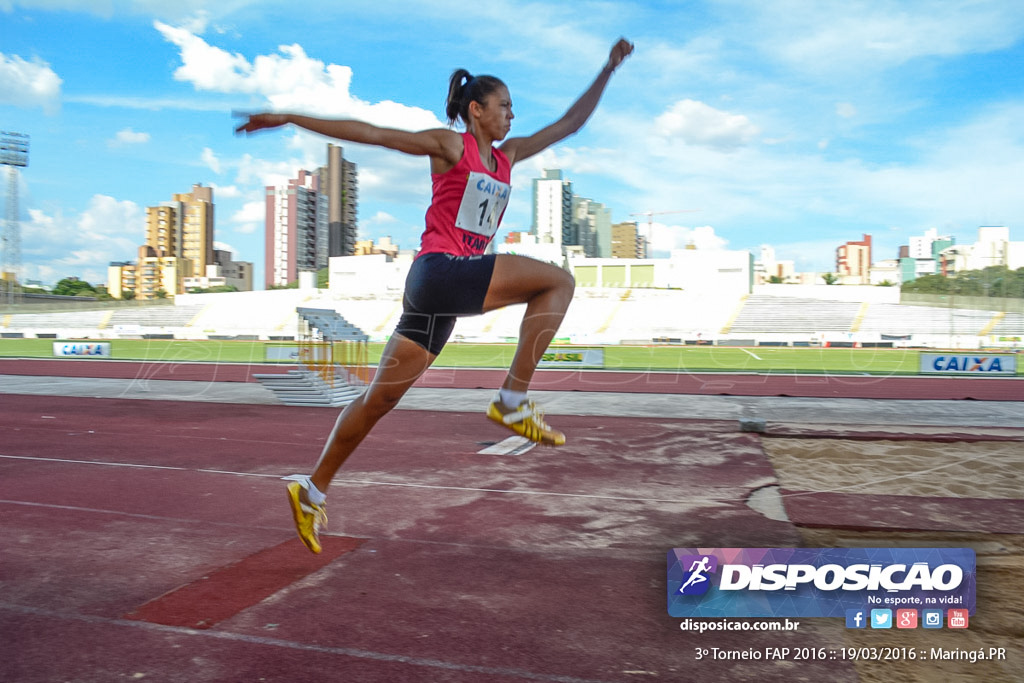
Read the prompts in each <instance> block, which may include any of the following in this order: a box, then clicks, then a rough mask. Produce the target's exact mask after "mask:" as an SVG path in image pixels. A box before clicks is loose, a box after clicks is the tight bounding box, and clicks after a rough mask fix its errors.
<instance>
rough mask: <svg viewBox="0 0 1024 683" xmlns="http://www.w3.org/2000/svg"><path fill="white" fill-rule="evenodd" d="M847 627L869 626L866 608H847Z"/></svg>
mask: <svg viewBox="0 0 1024 683" xmlns="http://www.w3.org/2000/svg"><path fill="white" fill-rule="evenodd" d="M846 628H867V618H866V617H865V616H864V610H862V609H848V610H846Z"/></svg>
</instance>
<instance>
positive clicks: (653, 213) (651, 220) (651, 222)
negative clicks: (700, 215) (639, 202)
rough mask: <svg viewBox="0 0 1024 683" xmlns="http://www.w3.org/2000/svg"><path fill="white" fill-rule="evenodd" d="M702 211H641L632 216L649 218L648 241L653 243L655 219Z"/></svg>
mask: <svg viewBox="0 0 1024 683" xmlns="http://www.w3.org/2000/svg"><path fill="white" fill-rule="evenodd" d="M698 211H700V209H684V210H682V211H640V212H639V213H631V214H629V215H630V216H647V235H646V239H647V241H648V242H650V241H651V230H652V229H653V228H654V217H655V216H664V215H666V214H670V213H697V212H698Z"/></svg>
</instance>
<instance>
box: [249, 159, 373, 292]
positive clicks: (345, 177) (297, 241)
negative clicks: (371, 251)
mask: <svg viewBox="0 0 1024 683" xmlns="http://www.w3.org/2000/svg"><path fill="white" fill-rule="evenodd" d="M265 206H266V213H265V222H264V285H265V286H266V287H268V288H270V287H284V286H287V285H288V284H289V283H291V282H295V281H296V280H298V278H299V273H300V272H304V271H305V272H308V271H314V272H315V271H318V270H320V269H322V268H326V267H327V266H328V263H329V259H330V258H332V257H335V256H351V255H352V254H354V253H355V249H356V238H357V232H358V229H357V225H356V216H357V208H358V177H357V168H356V165H355V164H354V163H352V162H350V161H347V160H346V159H345V158H344V156H343V154H342V148H341V147H339V146H337V145H334V144H331V143H328V145H327V165H326V166H321V167H320V168H318V169H317V170H316V171H315V172H310V171H306V170H304V169H300V170H299V172H298V174H297V176H296V177H295V178H292V179H290V180H288V181H287V182H286V183H284V184H281V185H269V186H267V188H266V204H265Z"/></svg>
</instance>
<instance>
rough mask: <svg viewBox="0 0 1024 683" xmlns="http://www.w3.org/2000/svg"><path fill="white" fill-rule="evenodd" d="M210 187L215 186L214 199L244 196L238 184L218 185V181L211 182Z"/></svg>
mask: <svg viewBox="0 0 1024 683" xmlns="http://www.w3.org/2000/svg"><path fill="white" fill-rule="evenodd" d="M210 187H212V188H213V198H214V201H216V200H218V199H238V198H239V197H241V196H242V192H241V190H239V189H238V186H237V185H218V184H217V183H210Z"/></svg>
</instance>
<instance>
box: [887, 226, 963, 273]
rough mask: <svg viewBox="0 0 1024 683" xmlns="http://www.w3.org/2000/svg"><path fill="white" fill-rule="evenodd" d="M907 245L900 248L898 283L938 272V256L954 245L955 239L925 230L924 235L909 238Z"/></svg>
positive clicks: (933, 230) (931, 230)
mask: <svg viewBox="0 0 1024 683" xmlns="http://www.w3.org/2000/svg"><path fill="white" fill-rule="evenodd" d="M909 242H910V243H909V245H908V246H906V247H900V254H899V281H900V282H911V281H913V280H915V279H917V278H919V277H921V276H923V275H933V274H935V273H938V272H939V254H940V253H942V250H943V249H945V248H947V247H951V246H953V245H954V244H956V239H955V238H953V237H951V236H948V235H943V236H940V235H939V231H938V230H936V229H935V228H931V229H930V230H926V231H925V233H924V235H920V236H916V237H911V238H910V240H909Z"/></svg>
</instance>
